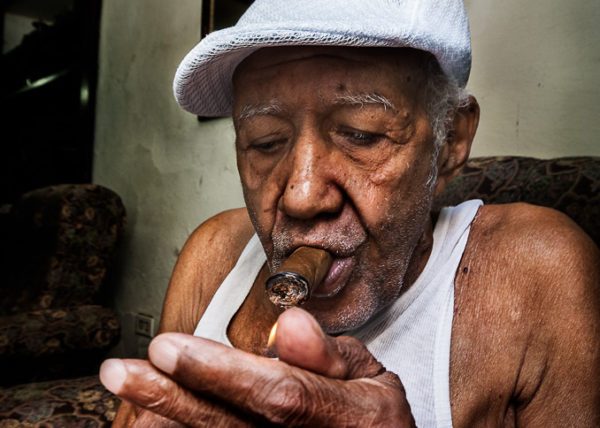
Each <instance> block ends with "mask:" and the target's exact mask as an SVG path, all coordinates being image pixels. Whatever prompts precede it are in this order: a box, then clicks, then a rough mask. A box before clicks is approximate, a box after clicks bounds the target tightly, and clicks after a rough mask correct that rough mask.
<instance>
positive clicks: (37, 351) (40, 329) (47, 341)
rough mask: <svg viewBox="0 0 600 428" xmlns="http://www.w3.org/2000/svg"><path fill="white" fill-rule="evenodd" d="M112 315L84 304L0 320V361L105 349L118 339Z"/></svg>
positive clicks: (107, 310) (104, 310)
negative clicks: (9, 358) (10, 358)
mask: <svg viewBox="0 0 600 428" xmlns="http://www.w3.org/2000/svg"><path fill="white" fill-rule="evenodd" d="M119 333H120V327H119V322H118V321H117V317H116V314H115V313H114V312H113V311H112V310H111V309H108V308H104V307H102V306H97V305H84V306H77V307H72V308H66V309H44V310H39V311H31V312H25V313H20V314H15V315H8V316H2V317H0V361H2V359H4V358H6V357H21V356H23V357H25V356H27V357H39V356H46V355H57V354H64V353H68V352H70V351H73V350H76V351H84V350H92V349H107V348H108V347H110V346H111V345H114V343H115V341H116V339H117V338H118V337H119Z"/></svg>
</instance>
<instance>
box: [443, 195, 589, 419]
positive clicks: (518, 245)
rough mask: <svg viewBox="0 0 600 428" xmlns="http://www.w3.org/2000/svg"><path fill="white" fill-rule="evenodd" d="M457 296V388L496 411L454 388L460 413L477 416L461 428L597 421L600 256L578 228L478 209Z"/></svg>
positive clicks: (555, 217)
mask: <svg viewBox="0 0 600 428" xmlns="http://www.w3.org/2000/svg"><path fill="white" fill-rule="evenodd" d="M455 291H456V295H455V296H456V297H455V309H456V315H455V321H454V324H453V333H452V334H453V341H454V342H453V345H452V349H451V353H452V354H451V355H452V357H451V361H452V364H454V367H455V369H454V373H453V374H451V382H454V385H455V386H457V385H463V386H467V387H468V388H469V389H470V391H472V393H473V394H480V397H486V398H485V399H486V400H489V402H488V403H487V404H486V406H488V407H489V408H494V409H495V413H494V412H491V413H490V412H485V411H483V410H482V408H480V409H479V410H477V407H475V408H474V407H473V403H476V402H477V398H476V397H475V395H469V394H468V393H467V394H465V393H459V392H456V391H458V390H457V389H456V388H454V391H455V395H456V397H455V398H456V401H457V403H461V405H462V406H463V408H465V409H467V408H470V409H471V411H466V412H461V411H459V410H457V412H456V415H457V417H459V418H461V419H460V421H459V423H457V426H462V425H471V426H472V425H478V424H479V423H481V422H483V421H482V420H481V418H489V417H490V416H489V415H490V414H492V415H495V416H494V417H496V420H486V421H485V424H491V425H502V424H504V423H505V422H506V421H504V420H503V419H502V418H503V417H509V418H512V417H514V418H515V422H516V423H517V425H530V424H532V423H533V425H536V424H537V425H540V426H542V425H543V426H549V425H551V426H554V425H561V426H592V425H594V423H595V422H597V421H598V419H597V418H598V409H599V408H600V407H598V404H600V394H599V393H598V389H597V388H596V387H595V386H594V385H595V384H597V382H599V381H600V352H599V350H598V346H597V345H598V341H599V340H600V254H599V251H598V248H597V246H596V245H595V244H594V243H593V241H592V240H591V238H589V237H588V236H587V235H586V234H585V233H584V232H583V231H582V230H581V229H580V228H579V227H578V226H577V225H576V224H575V223H574V222H573V221H572V220H570V219H569V218H568V217H567V216H565V215H564V214H562V213H560V212H557V211H555V210H552V209H548V208H543V207H537V206H533V205H528V204H522V203H519V204H506V205H489V206H484V207H482V208H481V209H480V211H479V212H478V215H477V217H476V219H475V220H474V222H473V224H472V227H471V234H470V236H469V242H468V244H467V248H466V249H465V253H464V254H463V259H462V261H461V264H460V267H459V269H458V271H457V276H456V280H455ZM482 372H483V373H485V374H486V375H485V376H479V377H478V378H477V379H475V378H472V377H471V374H472V373H482ZM476 391H477V392H476ZM486 391H488V392H486ZM489 391H494V394H493V395H490V392H489ZM453 410H454V403H453ZM507 415H508V416H507ZM457 422H458V421H457ZM592 422H594V423H592ZM537 425H536V426H537Z"/></svg>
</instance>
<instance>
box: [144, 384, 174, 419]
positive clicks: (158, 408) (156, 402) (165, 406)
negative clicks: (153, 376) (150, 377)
mask: <svg viewBox="0 0 600 428" xmlns="http://www.w3.org/2000/svg"><path fill="white" fill-rule="evenodd" d="M164 384H165V382H164V381H162V380H161V379H157V382H156V384H155V388H152V389H149V390H147V391H145V395H144V398H143V400H142V401H143V403H142V404H143V407H144V408H145V409H148V410H150V411H152V412H154V413H158V414H161V415H164V416H171V415H174V414H176V413H177V402H176V400H173V399H172V395H171V394H167V393H165V390H166V389H167V388H166V385H164Z"/></svg>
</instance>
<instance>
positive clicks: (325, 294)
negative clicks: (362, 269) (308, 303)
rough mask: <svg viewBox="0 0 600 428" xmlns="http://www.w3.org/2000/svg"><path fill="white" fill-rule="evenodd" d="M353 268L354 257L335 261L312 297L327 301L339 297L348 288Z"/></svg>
mask: <svg viewBox="0 0 600 428" xmlns="http://www.w3.org/2000/svg"><path fill="white" fill-rule="evenodd" d="M353 267H354V258H353V257H345V258H339V259H335V260H334V261H333V263H332V264H331V267H330V268H329V271H328V272H327V275H326V276H325V279H324V280H323V281H321V283H320V284H319V285H317V287H316V288H315V289H314V290H313V292H312V297H313V298H317V299H326V298H331V297H334V296H335V295H337V294H338V293H339V292H340V291H342V290H343V289H344V287H345V286H346V284H347V282H348V279H349V278H350V274H351V273H352V268H353Z"/></svg>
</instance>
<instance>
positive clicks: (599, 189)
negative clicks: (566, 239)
mask: <svg viewBox="0 0 600 428" xmlns="http://www.w3.org/2000/svg"><path fill="white" fill-rule="evenodd" d="M468 199H481V200H483V202H485V203H486V204H488V203H489V204H502V203H508V202H528V203H530V204H534V205H541V206H545V207H551V208H554V209H556V210H558V211H562V212H563V213H565V214H567V215H568V216H569V217H571V219H573V220H574V221H575V223H577V224H578V225H579V226H580V227H581V228H582V229H583V230H584V231H585V232H586V233H587V234H588V235H589V236H590V237H591V238H592V239H593V240H594V242H596V245H599V246H600V158H597V157H571V158H555V159H536V158H527V157H517V156H506V157H480V158H472V159H469V161H468V162H467V165H466V166H465V168H464V169H463V170H462V172H461V173H460V175H459V176H458V177H457V178H455V179H454V180H453V181H452V182H451V183H450V184H449V185H448V187H447V188H446V190H445V191H444V192H443V193H442V194H441V195H440V196H439V197H438V198H437V199H436V201H435V207H434V208H435V209H436V210H439V209H440V208H441V207H443V206H448V205H456V204H458V203H460V202H462V201H465V200H468Z"/></svg>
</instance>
